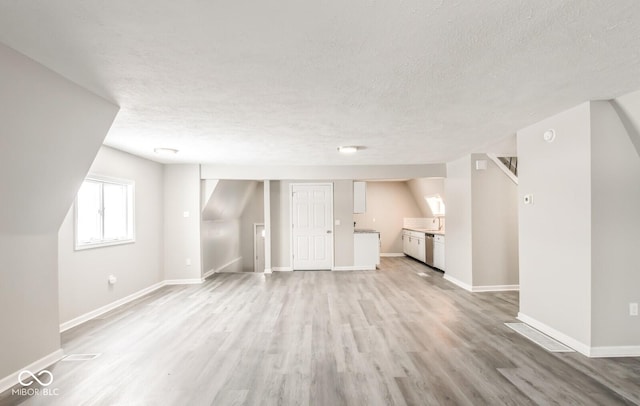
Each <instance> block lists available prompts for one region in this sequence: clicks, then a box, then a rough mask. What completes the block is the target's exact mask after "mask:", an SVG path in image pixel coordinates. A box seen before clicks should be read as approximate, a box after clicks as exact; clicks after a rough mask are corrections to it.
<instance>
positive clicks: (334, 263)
mask: <svg viewBox="0 0 640 406" xmlns="http://www.w3.org/2000/svg"><path fill="white" fill-rule="evenodd" d="M294 186H329V190H330V194H331V218H330V219H329V220H330V222H331V224H330V227H331V244H330V247H331V248H330V250H331V253H330V254H331V270H333V268H335V265H336V262H335V261H336V258H335V253H334V251H335V249H334V247H335V244H336V237H335V228H334V224H335V213H334V210H333V209H334V207H333V205H334V200H333V183H332V182H316V183H313V182H309V183H304V182H299V183H290V184H289V263H290V264H291V270H292V271H295V267H294V266H293V188H294Z"/></svg>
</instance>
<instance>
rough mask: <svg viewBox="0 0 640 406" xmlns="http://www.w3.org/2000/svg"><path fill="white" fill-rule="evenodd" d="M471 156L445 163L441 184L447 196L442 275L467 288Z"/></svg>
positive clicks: (469, 268)
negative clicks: (445, 171)
mask: <svg viewBox="0 0 640 406" xmlns="http://www.w3.org/2000/svg"><path fill="white" fill-rule="evenodd" d="M470 168H471V156H466V157H463V158H460V159H458V160H455V161H452V162H449V163H447V178H446V179H445V182H444V188H445V194H446V196H447V200H446V201H445V204H446V214H447V231H446V236H445V264H446V265H445V266H446V271H445V276H447V277H448V278H453V279H455V280H457V281H459V282H461V283H463V284H465V285H467V286H471V285H472V284H473V279H472V272H471V266H472V250H471V249H472V246H471V220H472V219H471V170H470Z"/></svg>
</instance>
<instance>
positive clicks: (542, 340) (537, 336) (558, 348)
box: [504, 323, 575, 352]
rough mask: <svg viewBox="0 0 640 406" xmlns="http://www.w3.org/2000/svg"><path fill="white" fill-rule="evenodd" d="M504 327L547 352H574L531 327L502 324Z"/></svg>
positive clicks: (518, 324) (522, 324) (519, 324)
mask: <svg viewBox="0 0 640 406" xmlns="http://www.w3.org/2000/svg"><path fill="white" fill-rule="evenodd" d="M504 325H505V326H507V327H509V328H510V329H512V330H514V331H515V332H517V333H519V334H520V335H522V336H524V337H526V338H528V339H529V340H531V341H533V342H534V343H536V344H538V345H539V346H540V347H542V348H544V349H545V350H547V351H549V352H575V351H573V350H572V349H571V348H569V347H567V346H566V345H564V344H562V343H560V342H559V341H556V340H554V339H553V338H551V337H549V336H547V335H544V334H542V333H541V332H539V331H538V330H536V329H534V328H533V327H529V326H528V325H526V324H524V323H504Z"/></svg>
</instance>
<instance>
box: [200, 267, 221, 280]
mask: <svg viewBox="0 0 640 406" xmlns="http://www.w3.org/2000/svg"><path fill="white" fill-rule="evenodd" d="M217 272H218V271H217V270H216V269H209V270H208V271H207V272H205V273H204V274H203V275H202V279H207V278H208V277H210V276H211V275H213V274H214V273H217Z"/></svg>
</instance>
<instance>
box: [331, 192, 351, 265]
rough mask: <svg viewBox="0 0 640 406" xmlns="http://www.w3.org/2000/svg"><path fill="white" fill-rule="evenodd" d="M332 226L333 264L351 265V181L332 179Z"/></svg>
mask: <svg viewBox="0 0 640 406" xmlns="http://www.w3.org/2000/svg"><path fill="white" fill-rule="evenodd" d="M333 218H334V219H335V220H340V225H339V226H335V225H334V226H333V234H334V241H333V252H334V253H335V266H337V267H339V266H343V267H349V266H353V181H352V180H335V181H333Z"/></svg>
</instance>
